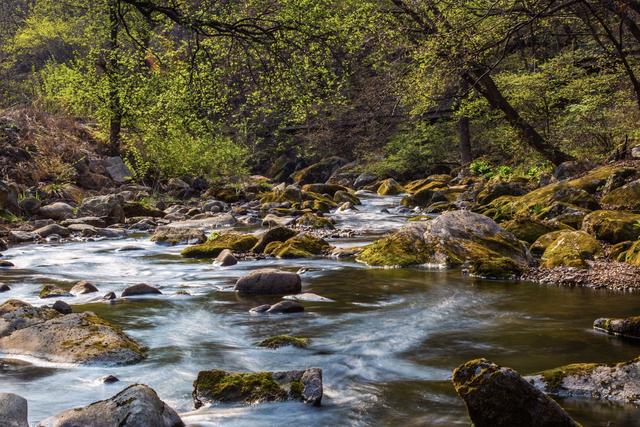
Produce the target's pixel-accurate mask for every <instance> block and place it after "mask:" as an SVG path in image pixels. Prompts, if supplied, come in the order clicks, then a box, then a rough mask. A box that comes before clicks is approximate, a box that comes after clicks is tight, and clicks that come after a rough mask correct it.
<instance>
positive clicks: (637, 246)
mask: <svg viewBox="0 0 640 427" xmlns="http://www.w3.org/2000/svg"><path fill="white" fill-rule="evenodd" d="M617 259H618V261H620V262H626V263H627V264H631V265H637V266H638V267H640V240H638V241H637V242H633V243H631V244H630V245H629V246H628V248H627V249H626V250H625V251H624V252H622V253H621V254H620V255H618V257H617Z"/></svg>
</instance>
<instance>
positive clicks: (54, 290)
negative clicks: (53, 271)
mask: <svg viewBox="0 0 640 427" xmlns="http://www.w3.org/2000/svg"><path fill="white" fill-rule="evenodd" d="M38 296H39V297H40V298H62V297H72V296H73V295H72V294H71V293H70V292H69V291H67V290H65V289H62V288H61V287H59V286H56V285H44V286H43V287H42V289H40V292H39V293H38Z"/></svg>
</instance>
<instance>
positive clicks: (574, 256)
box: [540, 231, 602, 268]
mask: <svg viewBox="0 0 640 427" xmlns="http://www.w3.org/2000/svg"><path fill="white" fill-rule="evenodd" d="M601 254H602V246H600V243H598V241H597V240H596V239H594V238H593V237H592V236H591V235H590V234H588V233H585V232H584V231H565V232H562V233H560V234H559V235H558V237H557V238H556V240H554V241H553V242H552V243H551V244H550V245H549V246H548V247H547V249H545V251H544V253H543V254H542V258H541V263H540V264H541V266H542V267H545V268H553V267H560V266H565V267H581V268H584V267H587V261H590V260H593V259H594V258H596V257H597V256H598V255H601Z"/></svg>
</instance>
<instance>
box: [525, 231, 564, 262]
mask: <svg viewBox="0 0 640 427" xmlns="http://www.w3.org/2000/svg"><path fill="white" fill-rule="evenodd" d="M565 231H566V230H558V231H552V232H551V233H547V234H543V235H542V236H540V237H538V238H537V239H536V241H535V242H533V243H532V244H531V246H529V251H531V255H533V256H535V257H538V258H540V257H541V256H542V254H543V253H544V251H546V250H547V248H548V247H549V245H551V244H552V243H553V242H555V241H556V239H557V238H558V237H560V235H561V234H562V233H564V232H565Z"/></svg>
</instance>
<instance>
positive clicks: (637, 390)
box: [526, 358, 640, 405]
mask: <svg viewBox="0 0 640 427" xmlns="http://www.w3.org/2000/svg"><path fill="white" fill-rule="evenodd" d="M526 379H527V380H529V381H530V382H531V383H532V384H533V385H535V386H536V387H537V388H539V389H540V390H542V391H544V392H545V393H549V394H553V395H557V396H561V397H571V398H588V399H595V400H606V401H613V402H623V403H631V404H634V405H638V404H640V358H638V359H634V360H631V361H628V362H622V363H617V364H614V365H605V364H600V363H574V364H571V365H566V366H561V367H559V368H555V369H549V370H547V371H543V372H540V373H537V374H534V375H531V376H528V377H526Z"/></svg>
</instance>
